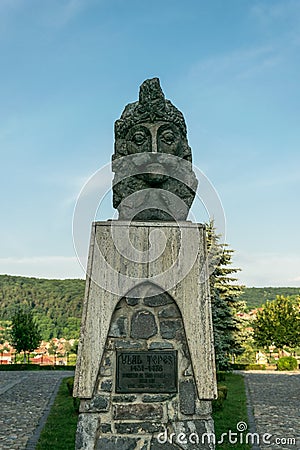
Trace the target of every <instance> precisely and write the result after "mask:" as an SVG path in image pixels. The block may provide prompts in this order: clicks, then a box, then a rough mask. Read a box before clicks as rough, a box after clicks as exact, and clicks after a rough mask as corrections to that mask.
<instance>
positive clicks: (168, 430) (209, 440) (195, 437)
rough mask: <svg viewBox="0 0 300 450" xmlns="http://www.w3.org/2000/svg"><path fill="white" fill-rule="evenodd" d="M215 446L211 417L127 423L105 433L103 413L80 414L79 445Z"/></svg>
mask: <svg viewBox="0 0 300 450" xmlns="http://www.w3.org/2000/svg"><path fill="white" fill-rule="evenodd" d="M99 429H100V431H99ZM97 430H98V432H97ZM102 430H103V426H102ZM107 430H108V428H107ZM154 430H156V431H154ZM214 448H215V446H214V426H213V420H212V419H211V418H206V419H204V418H203V419H195V420H189V421H187V420H186V421H182V422H174V423H169V424H168V425H167V427H166V426H165V425H163V424H161V423H160V422H140V423H138V424H137V423H127V424H123V426H122V427H119V433H112V432H111V431H110V432H107V433H105V432H103V431H101V417H96V415H91V414H87V413H86V414H84V413H82V414H80V416H79V421H78V429H77V435H76V449H86V450H160V449H161V450H171V449H173V450H179V449H182V450H212V449H214Z"/></svg>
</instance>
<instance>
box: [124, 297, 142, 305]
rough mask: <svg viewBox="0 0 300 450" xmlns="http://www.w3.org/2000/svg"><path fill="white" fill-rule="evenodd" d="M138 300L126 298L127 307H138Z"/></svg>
mask: <svg viewBox="0 0 300 450" xmlns="http://www.w3.org/2000/svg"><path fill="white" fill-rule="evenodd" d="M139 301H140V299H139V298H136V297H126V303H127V305H128V306H136V305H138V303H139Z"/></svg>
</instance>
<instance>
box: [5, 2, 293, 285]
mask: <svg viewBox="0 0 300 450" xmlns="http://www.w3.org/2000/svg"><path fill="white" fill-rule="evenodd" d="M299 23H300V2H299V1H298V0H285V1H283V0H280V1H277V0H272V1H270V0H264V1H263V0H262V1H260V0H228V1H225V0H186V1H185V2H183V1H179V0H164V1H158V0H152V1H151V2H145V1H141V0H127V1H121V0H119V1H117V0H44V1H43V2H41V1H40V0H0V56H1V70H0V96H1V102H0V115H1V118H0V149H1V178H0V183H1V221H0V248H1V255H0V273H8V274H16V275H25V276H37V277H48V278H52V277H55V278H74V277H84V274H83V271H82V269H81V267H80V265H79V263H78V261H77V259H76V255H75V251H74V248H73V240H72V216H73V210H74V206H75V203H76V198H77V196H78V194H79V192H80V190H81V188H82V186H83V185H84V183H85V182H86V181H87V180H88V179H89V178H90V177H91V176H92V175H93V173H94V172H95V171H96V170H97V169H99V168H101V167H103V166H104V165H106V164H108V163H109V162H110V158H111V154H112V152H113V124H114V121H115V120H116V119H117V118H119V116H120V114H121V112H122V110H123V108H124V106H125V105H126V104H127V103H129V102H132V101H135V100H136V99H137V97H138V88H139V85H140V84H141V83H142V82H143V81H144V80H145V79H146V78H151V77H153V76H158V77H159V78H160V80H161V85H162V87H163V90H164V92H165V95H166V97H167V98H169V99H170V100H171V101H172V102H173V103H174V104H175V105H176V106H177V107H178V108H179V109H180V110H181V111H182V112H183V113H184V115H185V118H186V122H187V126H188V136H189V143H190V145H191V147H192V151H193V158H194V159H193V161H194V163H195V165H196V166H197V167H199V168H200V169H201V170H202V171H203V172H204V174H205V175H206V176H207V177H208V179H209V180H210V182H211V183H212V184H213V185H214V187H215V189H216V191H217V192H218V195H219V197H220V199H221V201H222V204H223V208H224V212H225V216H226V242H228V244H229V245H230V247H231V248H233V249H235V256H234V263H235V265H236V266H238V267H240V268H241V269H242V271H241V273H240V274H239V279H240V281H241V282H243V283H245V284H246V285H248V286H300V239H299V224H300V212H299V194H300V192H299V190H300V189H299V187H300V170H299V167H300V152H299V147H300V130H299V123H300V117H299V116H300V82H299V73H300V58H299V51H300V31H299ZM103 185H105V186H109V185H110V175H109V172H106V175H105V177H103ZM113 214H114V211H113V209H112V207H111V206H110V197H109V195H108V196H107V199H106V201H105V202H104V203H103V207H102V210H101V211H100V212H99V217H98V218H99V219H102V220H106V219H107V218H110V217H112V215H113ZM195 214H196V216H197V211H195ZM197 220H199V221H201V220H206V217H204V218H202V217H201V213H200V212H199V214H198V216H197ZM86 234H87V236H86V237H85V238H84V239H86V245H87V243H88V239H89V236H88V231H87V233H86Z"/></svg>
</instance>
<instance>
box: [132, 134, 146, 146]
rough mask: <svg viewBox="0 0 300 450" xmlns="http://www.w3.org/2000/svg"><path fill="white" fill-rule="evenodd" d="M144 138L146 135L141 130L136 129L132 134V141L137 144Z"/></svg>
mask: <svg viewBox="0 0 300 450" xmlns="http://www.w3.org/2000/svg"><path fill="white" fill-rule="evenodd" d="M146 139H147V137H146V135H145V133H143V131H136V132H135V133H134V135H133V136H132V141H133V142H134V143H135V144H137V145H142V144H143V143H144V142H145V141H146Z"/></svg>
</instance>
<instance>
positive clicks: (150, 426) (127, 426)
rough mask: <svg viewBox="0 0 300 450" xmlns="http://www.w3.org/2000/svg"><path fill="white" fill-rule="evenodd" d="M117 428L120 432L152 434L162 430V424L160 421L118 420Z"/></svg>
mask: <svg viewBox="0 0 300 450" xmlns="http://www.w3.org/2000/svg"><path fill="white" fill-rule="evenodd" d="M115 428H116V431H117V433H120V434H141V433H144V434H152V433H157V432H160V431H161V429H162V424H161V421H160V422H123V423H122V422H120V423H118V422H116V423H115Z"/></svg>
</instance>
